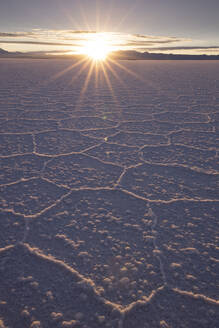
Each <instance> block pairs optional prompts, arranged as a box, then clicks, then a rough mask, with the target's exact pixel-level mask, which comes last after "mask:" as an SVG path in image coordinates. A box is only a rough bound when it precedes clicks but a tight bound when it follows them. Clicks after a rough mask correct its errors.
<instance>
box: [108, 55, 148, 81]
mask: <svg viewBox="0 0 219 328" xmlns="http://www.w3.org/2000/svg"><path fill="white" fill-rule="evenodd" d="M108 60H109V61H110V62H111V63H113V64H115V65H116V66H118V67H119V68H121V69H122V70H123V71H125V72H126V73H128V74H130V75H132V76H133V77H135V78H136V79H138V80H140V81H141V82H145V79H144V78H143V77H141V76H140V75H138V74H136V73H134V72H133V71H132V70H130V69H128V68H127V67H125V66H123V65H122V64H121V63H118V61H116V60H114V59H112V58H108Z"/></svg>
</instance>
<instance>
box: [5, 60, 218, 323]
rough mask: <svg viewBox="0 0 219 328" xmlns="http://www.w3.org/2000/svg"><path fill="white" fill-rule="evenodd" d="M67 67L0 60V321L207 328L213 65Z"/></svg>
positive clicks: (214, 276)
mask: <svg viewBox="0 0 219 328" xmlns="http://www.w3.org/2000/svg"><path fill="white" fill-rule="evenodd" d="M74 64H75V63H74V62H71V61H68V60H66V61H64V60H25V59H19V60H9V59H7V60H6V59H1V60H0V90H1V92H0V139H1V142H0V167H1V173H0V191H1V193H0V200H1V211H0V225H1V229H0V327H11V328H21V327H27V328H30V327H31V328H39V327H44V328H45V327H46V328H47V327H57V328H58V327H81V328H82V327H83V328H86V327H87V328H93V327H95V328H96V327H118V328H131V327H140V328H141V327H142V328H146V327H150V328H153V327H156V328H157V327H161V328H168V327H169V328H171V327H187V328H188V327H189V328H190V327H191V328H194V327H203V328H216V327H217V324H218V322H219V311H218V310H219V301H218V291H219V286H218V281H219V279H218V277H219V265H218V262H219V259H218V241H219V239H218V213H219V206H218V205H219V194H218V190H219V188H218V187H219V183H218V181H219V168H218V148H219V138H218V126H219V125H218V121H219V63H218V62H216V61H215V62H214V61H211V62H210V61H209V62H208V61H205V62H201V61H200V62H198V61H197V62H196V61H172V62H171V61H166V62H165V61H163V62H161V61H121V62H119V63H118V64H119V65H120V66H118V64H115V63H114V64H110V67H108V66H107V65H106V64H104V67H103V68H101V65H100V64H99V66H98V67H97V68H96V69H94V71H93V72H92V73H91V74H90V75H89V70H90V68H89V67H87V68H85V69H84V70H82V71H81V66H80V65H79V66H75V67H73V65H74ZM121 65H122V67H121Z"/></svg>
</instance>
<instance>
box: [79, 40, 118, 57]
mask: <svg viewBox="0 0 219 328" xmlns="http://www.w3.org/2000/svg"><path fill="white" fill-rule="evenodd" d="M111 51H112V49H111V47H110V45H109V44H108V43H107V41H106V40H105V38H104V37H100V36H99V37H95V38H93V39H90V40H86V41H85V42H84V44H83V46H82V53H83V54H84V55H87V56H88V57H89V58H91V59H92V60H94V61H104V60H106V58H107V56H108V55H109V53H110V52H111Z"/></svg>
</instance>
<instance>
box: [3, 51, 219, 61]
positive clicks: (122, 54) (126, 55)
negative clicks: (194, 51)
mask: <svg viewBox="0 0 219 328" xmlns="http://www.w3.org/2000/svg"><path fill="white" fill-rule="evenodd" d="M81 57H83V56H80V55H59V54H56V55H51V54H46V52H45V53H37V52H36V53H34V52H31V53H22V52H8V51H6V50H4V49H1V48H0V58H32V59H34V58H35V59H39V58H42V59H78V58H81ZM109 57H110V58H112V59H115V60H219V55H186V54H184V55H181V54H164V53H149V52H138V51H134V50H130V51H116V52H113V53H111V54H110V56H109Z"/></svg>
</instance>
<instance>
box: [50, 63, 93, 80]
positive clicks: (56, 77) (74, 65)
mask: <svg viewBox="0 0 219 328" xmlns="http://www.w3.org/2000/svg"><path fill="white" fill-rule="evenodd" d="M85 61H86V58H82V59H81V60H79V61H77V62H76V63H74V64H73V65H70V66H68V67H67V68H65V69H64V70H63V71H60V72H59V73H57V74H55V75H53V76H52V77H50V79H49V80H48V81H47V83H50V82H53V81H55V80H57V79H58V78H59V77H61V76H63V75H64V74H66V73H68V72H69V71H71V70H73V69H74V68H76V67H77V66H79V65H81V64H83V62H85Z"/></svg>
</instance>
